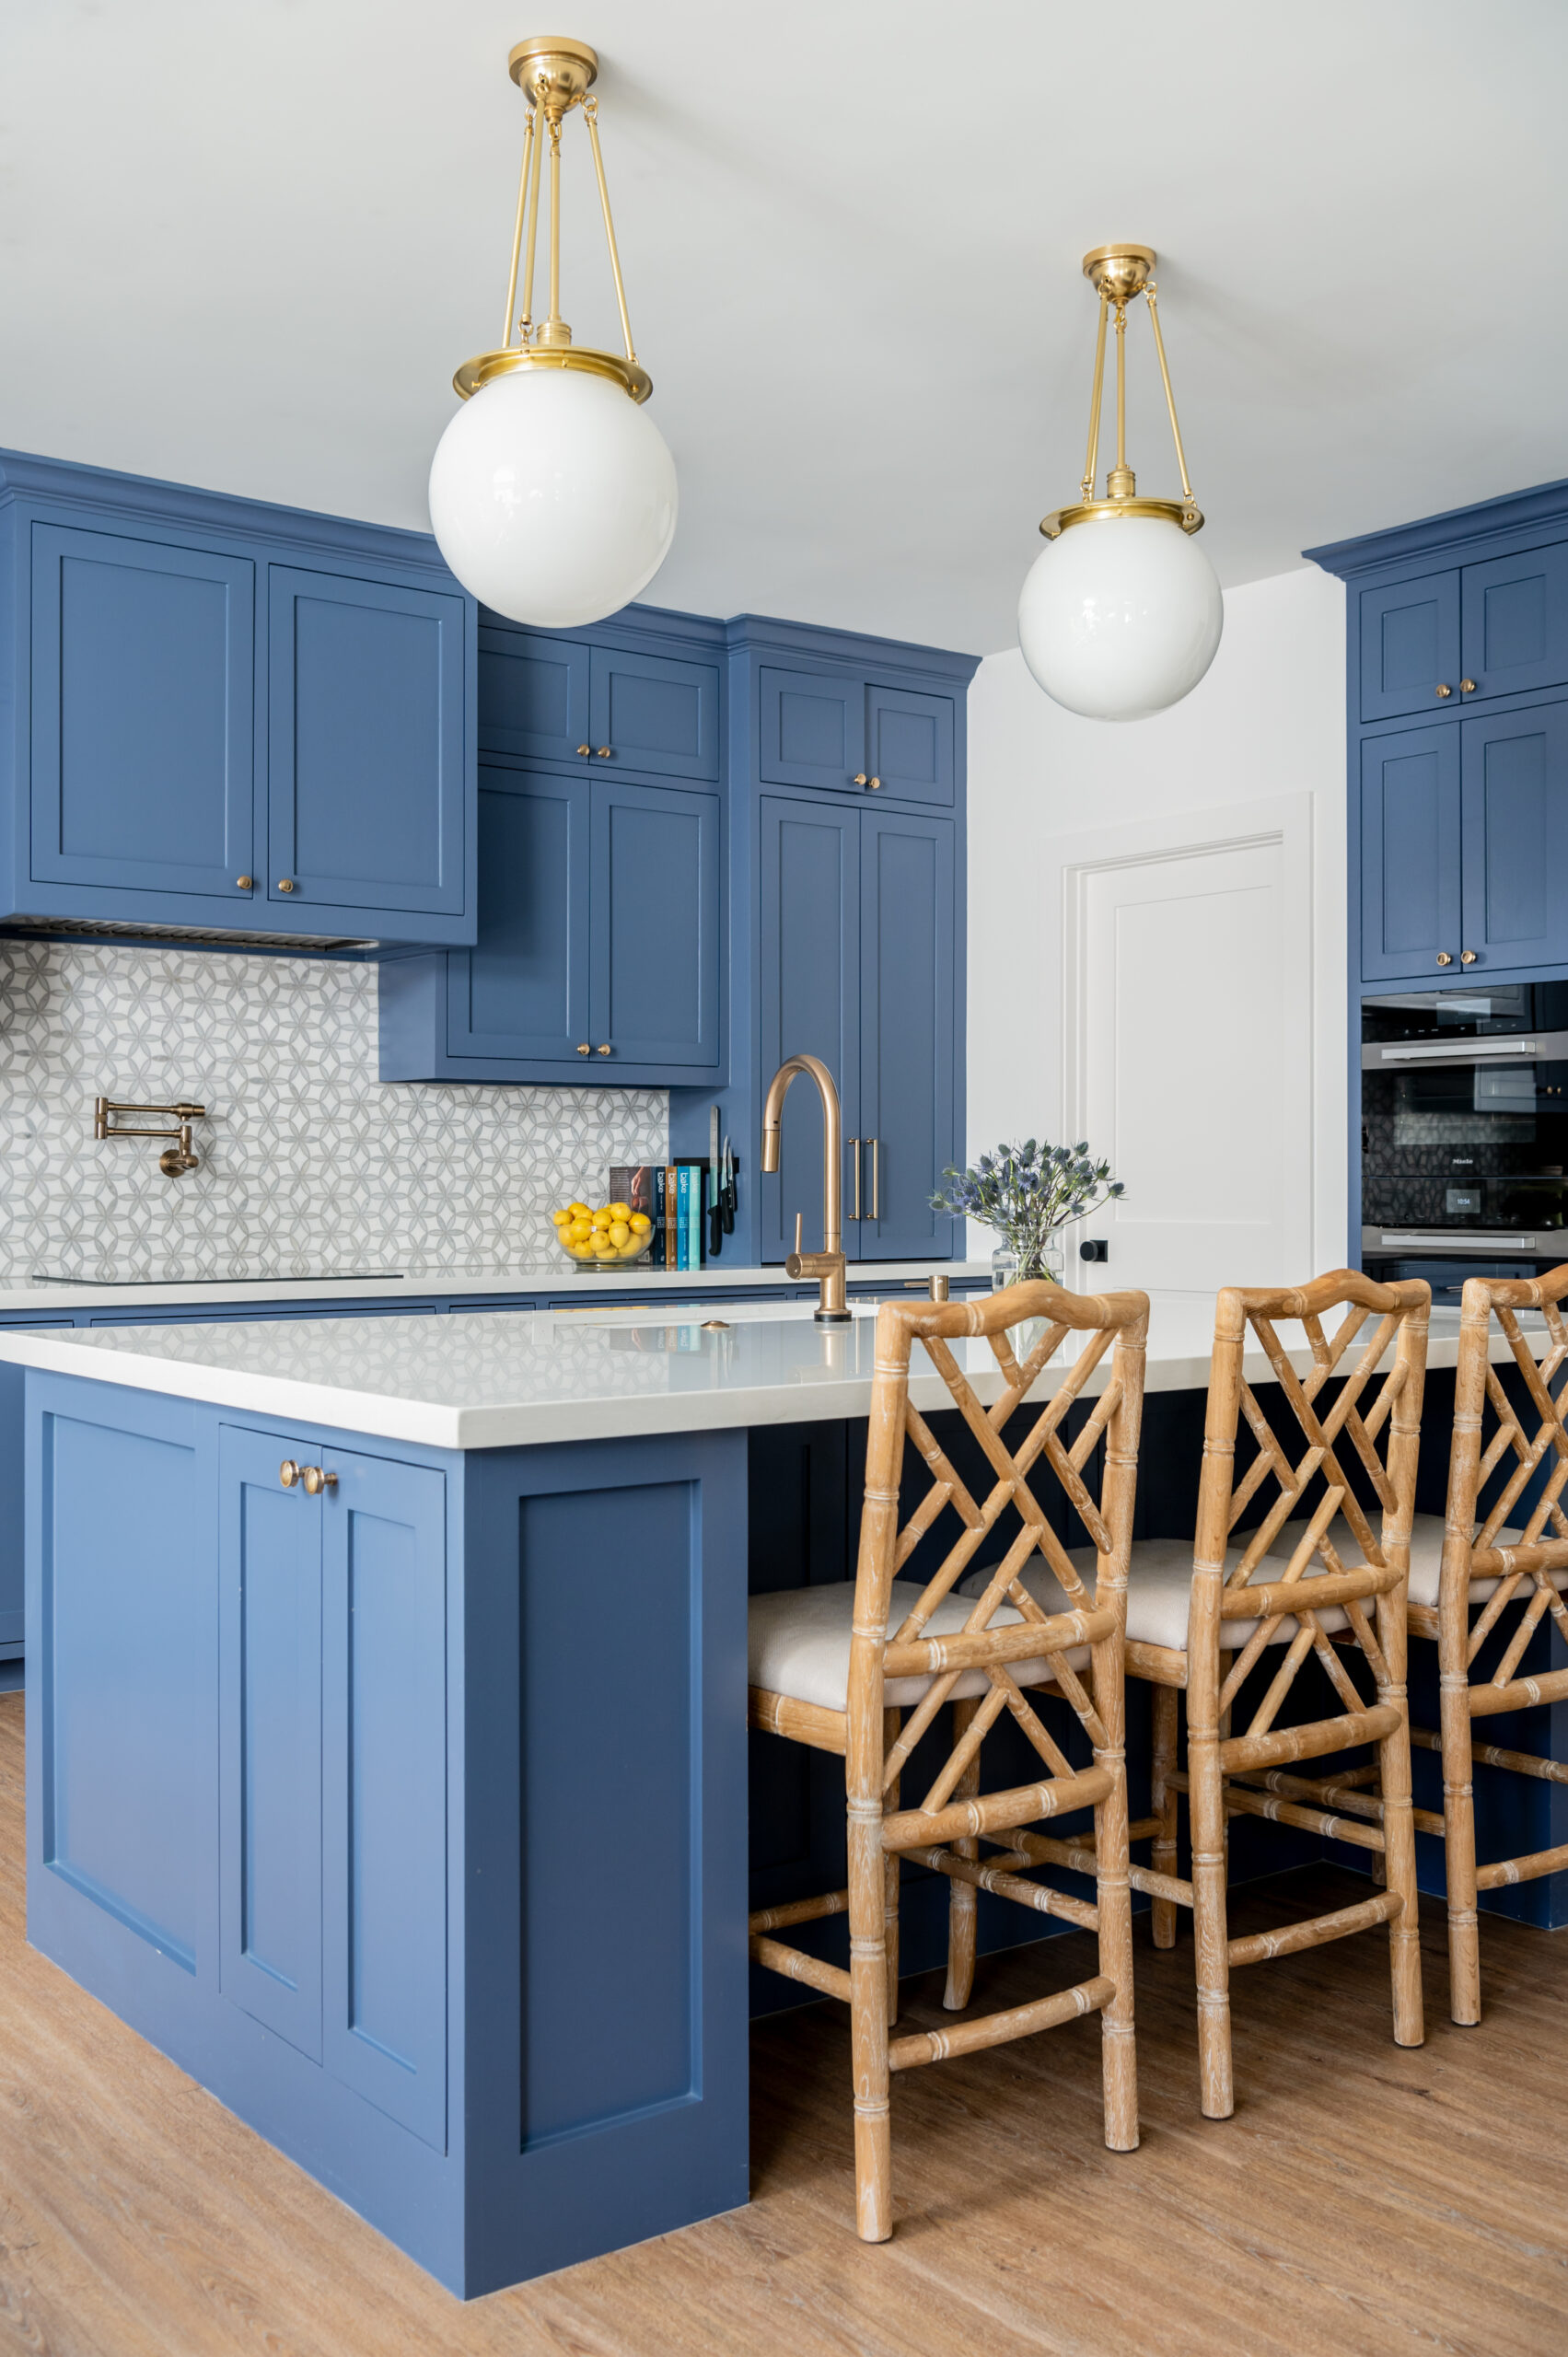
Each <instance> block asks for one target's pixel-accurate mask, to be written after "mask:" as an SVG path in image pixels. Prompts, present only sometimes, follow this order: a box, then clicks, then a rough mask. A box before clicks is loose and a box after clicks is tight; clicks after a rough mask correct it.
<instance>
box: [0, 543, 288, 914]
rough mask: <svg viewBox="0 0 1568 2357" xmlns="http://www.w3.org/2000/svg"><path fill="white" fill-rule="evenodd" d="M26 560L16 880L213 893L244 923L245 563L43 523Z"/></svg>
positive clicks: (250, 778) (250, 750) (250, 718)
mask: <svg viewBox="0 0 1568 2357" xmlns="http://www.w3.org/2000/svg"><path fill="white" fill-rule="evenodd" d="M31 556H32V564H31V575H32V577H31V623H32V662H31V685H32V694H31V707H32V712H31V719H32V726H31V745H30V776H31V812H30V817H31V828H30V839H29V879H28V880H29V881H31V882H34V883H39V884H45V885H50V884H53V885H61V884H64V885H75V886H79V887H83V888H87V889H88V890H93V891H98V892H104V893H110V894H112V895H116V896H118V895H121V894H125V895H128V896H134V895H136V894H149V895H154V896H157V898H159V899H160V900H163V899H169V898H182V897H183V896H186V895H189V894H202V895H206V896H208V897H212V898H221V899H222V900H225V901H226V902H228V903H230V904H232V905H231V908H230V922H231V923H236V924H238V923H244V922H245V921H246V918H247V916H248V914H249V910H250V900H251V898H252V894H251V891H250V888H249V886H248V885H246V884H244V883H242V882H241V880H240V879H241V878H242V877H247V876H248V875H249V873H250V870H251V869H252V868H253V867H254V865H255V848H256V847H255V842H254V839H253V816H252V814H253V804H254V784H255V735H256V732H255V723H254V709H253V682H252V659H253V657H252V650H253V644H254V639H255V607H256V565H255V563H253V561H252V560H251V559H250V558H249V557H243V556H237V555H227V554H225V553H223V552H219V551H215V550H211V551H209V550H201V549H188V548H177V547H171V546H169V545H168V543H166V542H162V541H158V540H141V539H137V538H135V537H134V536H133V535H132V534H130V533H127V532H93V531H84V530H80V529H77V528H62V527H60V526H57V525H51V524H35V525H34V526H33V528H32V550H31ZM19 880H20V879H18V881H19ZM23 897H24V898H25V894H24V896H23ZM132 905H133V902H132V900H130V899H129V898H128V899H127V902H126V909H127V913H129V912H130V910H131V907H132Z"/></svg>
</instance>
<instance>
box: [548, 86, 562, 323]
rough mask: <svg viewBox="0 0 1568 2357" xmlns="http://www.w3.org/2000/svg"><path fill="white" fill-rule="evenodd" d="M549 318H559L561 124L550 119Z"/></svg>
mask: <svg viewBox="0 0 1568 2357" xmlns="http://www.w3.org/2000/svg"><path fill="white" fill-rule="evenodd" d="M550 316H551V318H552V319H559V318H560V317H561V122H560V118H559V116H556V115H552V116H551V118H550Z"/></svg>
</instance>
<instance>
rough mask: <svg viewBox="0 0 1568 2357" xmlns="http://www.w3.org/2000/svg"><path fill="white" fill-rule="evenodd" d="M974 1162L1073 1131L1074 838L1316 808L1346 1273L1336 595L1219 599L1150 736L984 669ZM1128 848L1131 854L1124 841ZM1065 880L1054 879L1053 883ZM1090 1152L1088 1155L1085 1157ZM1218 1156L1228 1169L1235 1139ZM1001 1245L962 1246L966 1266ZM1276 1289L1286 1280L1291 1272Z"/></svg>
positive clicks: (1324, 1235)
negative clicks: (1069, 1074)
mask: <svg viewBox="0 0 1568 2357" xmlns="http://www.w3.org/2000/svg"><path fill="white" fill-rule="evenodd" d="M969 747H970V772H969V774H970V784H969V807H970V816H969V856H970V885H969V1088H968V1151H969V1158H970V1160H972V1159H973V1158H974V1156H975V1155H976V1154H978V1153H981V1152H982V1151H984V1150H985V1149H986V1148H987V1147H989V1146H992V1145H994V1144H996V1143H997V1142H998V1141H999V1140H1001V1139H1004V1138H1014V1137H1025V1136H1029V1135H1034V1136H1039V1135H1041V1134H1044V1135H1046V1136H1048V1137H1051V1138H1053V1139H1055V1138H1059V1137H1060V1136H1061V1134H1062V1125H1063V1012H1062V1009H1063V993H1062V979H1063V978H1062V943H1063V923H1062V918H1063V911H1062V908H1061V905H1060V900H1061V881H1060V862H1061V858H1062V845H1063V839H1065V838H1068V837H1075V836H1080V835H1083V834H1084V833H1086V832H1087V831H1089V830H1101V829H1106V828H1111V827H1121V826H1132V827H1134V828H1135V827H1136V824H1137V822H1140V821H1144V822H1149V823H1150V824H1151V825H1157V823H1158V822H1159V821H1160V820H1161V819H1165V818H1167V817H1168V816H1169V815H1170V814H1171V813H1172V812H1176V811H1188V810H1204V811H1212V810H1214V809H1216V808H1218V807H1223V806H1228V805H1232V804H1246V803H1249V802H1257V801H1262V800H1273V799H1276V798H1277V797H1279V796H1280V795H1287V794H1295V793H1303V792H1305V793H1307V794H1308V795H1311V797H1312V814H1313V855H1312V865H1313V894H1312V900H1313V906H1312V954H1311V958H1310V962H1309V965H1308V966H1307V968H1306V970H1303V972H1302V974H1301V978H1300V987H1301V989H1302V991H1303V993H1306V994H1307V997H1308V999H1309V1001H1310V1005H1311V1016H1312V1035H1313V1082H1312V1088H1313V1098H1314V1103H1313V1115H1314V1119H1313V1136H1314V1146H1313V1159H1314V1166H1315V1167H1314V1189H1313V1195H1314V1209H1313V1235H1314V1239H1315V1242H1314V1256H1313V1257H1314V1263H1315V1265H1316V1266H1317V1267H1318V1268H1320V1269H1323V1268H1333V1267H1337V1266H1339V1265H1341V1264H1342V1262H1343V1260H1344V1259H1345V1257H1346V1225H1345V1203H1346V1187H1345V1150H1346V1141H1345V1053H1346V1050H1345V731H1344V590H1343V587H1342V585H1341V584H1340V583H1339V582H1337V581H1334V580H1332V579H1330V577H1329V575H1326V574H1322V573H1319V572H1318V570H1317V568H1316V567H1307V568H1306V569H1305V570H1303V571H1300V572H1296V573H1287V574H1281V575H1276V576H1275V577H1273V578H1272V579H1270V580H1266V581H1255V582H1251V583H1249V584H1248V585H1247V586H1245V587H1243V588H1239V589H1234V590H1232V591H1230V592H1229V593H1228V594H1227V596H1226V598H1225V635H1224V637H1223V639H1222V640H1221V642H1220V649H1219V653H1218V654H1217V655H1216V656H1215V657H1214V665H1213V668H1211V670H1210V672H1209V674H1208V677H1207V678H1206V679H1204V680H1203V681H1202V684H1201V685H1200V686H1199V687H1197V688H1196V689H1195V690H1194V691H1193V692H1192V694H1191V695H1190V696H1189V697H1188V698H1187V699H1186V701H1185V702H1182V703H1179V704H1177V705H1175V706H1174V707H1173V709H1172V710H1170V711H1169V712H1166V713H1161V714H1158V715H1156V718H1154V719H1152V720H1144V721H1135V722H1130V723H1125V724H1121V725H1117V724H1111V723H1106V722H1097V721H1090V720H1080V719H1078V718H1077V717H1076V716H1075V715H1074V714H1072V713H1068V712H1064V711H1063V709H1062V708H1061V706H1060V705H1058V704H1055V703H1052V702H1051V699H1050V698H1049V697H1048V696H1047V695H1045V694H1044V693H1043V692H1042V691H1041V690H1040V689H1039V688H1038V687H1037V686H1036V685H1035V683H1034V680H1033V679H1031V678H1030V676H1029V674H1028V671H1027V670H1026V669H1025V668H1024V660H1023V657H1022V656H1021V655H1019V654H1018V653H1017V651H1016V649H1013V650H1010V651H1009V652H1008V653H1006V654H1005V655H993V656H987V657H986V659H985V661H984V662H982V663H981V667H980V669H979V671H978V672H977V673H976V674H975V679H974V683H973V685H972V687H971V688H970V698H969ZM1130 840H1135V838H1130ZM1053 863H1054V865H1055V872H1054V874H1053V873H1052V869H1053ZM1267 1082H1268V1076H1267V1075H1266V1074H1250V1075H1249V1074H1246V1073H1237V1074H1236V1093H1235V1097H1234V1098H1233V1101H1232V1105H1231V1107H1230V1108H1229V1109H1225V1110H1228V1112H1229V1114H1230V1116H1231V1117H1232V1118H1235V1119H1237V1120H1249V1121H1267V1120H1268V1119H1269V1112H1268V1086H1267ZM1092 1143H1093V1141H1091V1144H1092ZM1215 1143H1216V1148H1217V1150H1218V1151H1221V1152H1223V1150H1224V1136H1223V1126H1222V1127H1221V1128H1220V1129H1219V1131H1218V1132H1216V1141H1215ZM991 1240H992V1239H991V1238H990V1237H989V1235H988V1234H987V1233H986V1232H985V1231H983V1230H981V1229H973V1230H971V1232H970V1249H971V1250H972V1251H981V1252H984V1251H988V1250H989V1249H990V1245H991ZM1281 1273H1282V1276H1283V1275H1285V1274H1287V1273H1294V1272H1285V1271H1282V1272H1281Z"/></svg>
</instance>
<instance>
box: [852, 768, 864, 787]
mask: <svg viewBox="0 0 1568 2357" xmlns="http://www.w3.org/2000/svg"><path fill="white" fill-rule="evenodd" d="M854 782H855V784H856V785H864V784H865V771H864V770H856V772H855V773H854Z"/></svg>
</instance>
